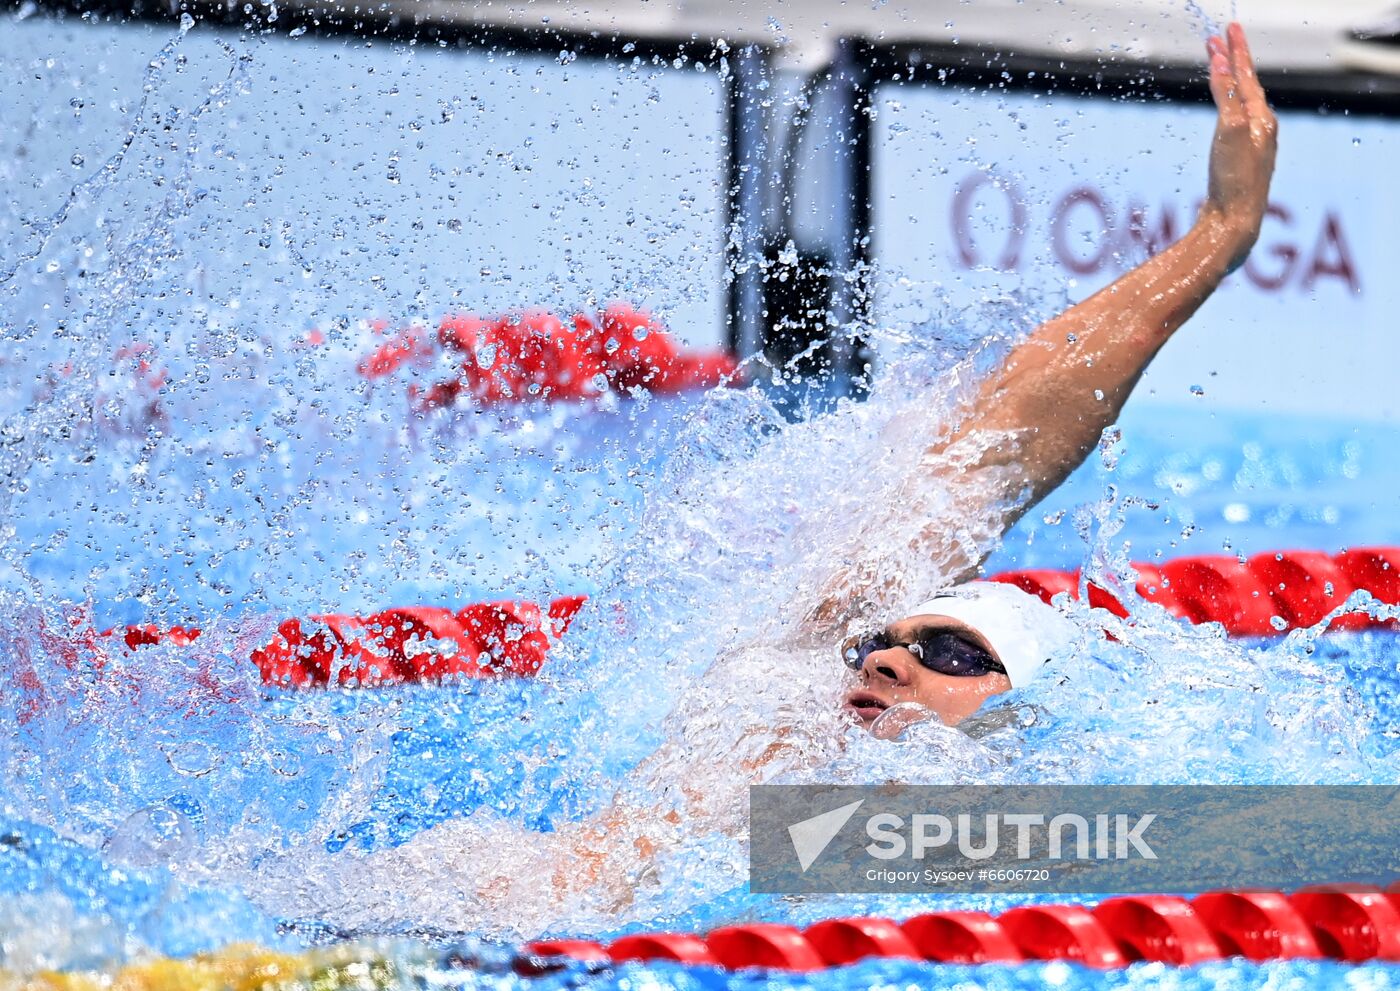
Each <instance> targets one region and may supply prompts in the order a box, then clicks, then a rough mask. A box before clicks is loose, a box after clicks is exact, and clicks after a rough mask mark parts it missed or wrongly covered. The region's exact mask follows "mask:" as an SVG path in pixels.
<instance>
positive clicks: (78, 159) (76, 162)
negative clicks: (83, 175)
mask: <svg viewBox="0 0 1400 991" xmlns="http://www.w3.org/2000/svg"><path fill="white" fill-rule="evenodd" d="M68 161H69V163H71V164H72V166H73V167H74V168H75V169H76V168H78V167H79V166H81V165H82V164H83V156H82V155H79V154H77V153H76V152H74V154H73V157H72V158H70V159H68Z"/></svg>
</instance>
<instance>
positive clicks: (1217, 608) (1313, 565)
mask: <svg viewBox="0 0 1400 991" xmlns="http://www.w3.org/2000/svg"><path fill="white" fill-rule="evenodd" d="M1133 569H1134V570H1135V571H1136V573H1137V576H1138V577H1137V582H1136V592H1137V595H1138V596H1139V597H1140V598H1141V599H1142V600H1145V601H1147V602H1153V603H1156V604H1158V605H1160V606H1161V607H1163V608H1164V609H1165V610H1166V611H1167V612H1168V613H1170V614H1171V615H1174V616H1177V617H1179V618H1181V619H1183V620H1186V621H1188V622H1190V623H1197V624H1199V623H1219V624H1220V625H1221V626H1222V627H1224V629H1225V631H1226V632H1227V633H1228V634H1230V635H1231V636H1246V637H1263V636H1277V635H1280V634H1282V633H1286V632H1288V631H1289V630H1295V629H1305V628H1309V627H1313V626H1316V625H1317V624H1319V623H1320V622H1322V621H1323V620H1324V619H1326V618H1327V616H1328V615H1329V614H1330V613H1332V612H1333V611H1335V610H1337V609H1338V608H1339V607H1340V606H1342V605H1343V604H1344V603H1345V602H1346V601H1347V599H1348V597H1349V596H1350V595H1351V594H1352V593H1353V592H1355V591H1357V590H1363V589H1364V590H1365V591H1367V592H1369V593H1370V594H1371V596H1372V597H1373V598H1374V599H1375V600H1376V601H1377V602H1379V603H1382V604H1384V605H1400V548H1395V547H1368V548H1352V549H1349V550H1344V551H1341V552H1339V553H1337V554H1328V553H1325V552H1323V551H1314V550H1300V551H1272V552H1266V553H1262V554H1257V555H1255V556H1254V557H1251V558H1248V559H1247V560H1243V561H1242V560H1239V559H1238V558H1234V557H1230V556H1227V555H1206V556H1192V557H1182V558H1177V559H1175V560H1172V561H1169V562H1166V563H1164V564H1160V565H1159V564H1151V563H1145V562H1144V563H1137V564H1134V565H1133ZM990 580H992V581H1000V582H1008V583H1010V584H1014V585H1017V586H1019V587H1020V588H1023V589H1025V590H1026V591H1028V592H1032V593H1034V594H1036V595H1039V596H1040V597H1041V598H1042V599H1044V600H1045V601H1047V602H1049V601H1051V600H1052V599H1053V598H1054V597H1055V596H1057V595H1060V594H1062V593H1064V594H1068V595H1069V596H1071V597H1072V598H1076V599H1077V598H1078V597H1079V595H1080V584H1081V583H1080V575H1079V572H1077V571H1056V570H1044V569H1038V570H1037V569H1032V570H1020V571H1008V572H1002V573H1000V574H996V575H992V576H991V577H990ZM1085 585H1086V589H1087V595H1088V603H1089V605H1090V606H1091V607H1093V608H1098V609H1105V610H1107V611H1108V612H1110V613H1112V614H1113V615H1115V616H1119V617H1124V618H1130V617H1129V611H1128V607H1127V606H1126V605H1125V604H1124V603H1123V601H1121V600H1122V598H1126V597H1124V596H1120V595H1115V594H1114V593H1113V592H1111V591H1110V590H1108V589H1106V588H1103V587H1101V586H1100V585H1097V584H1094V583H1092V582H1088V583H1085ZM584 601H585V597H584V596H564V597H561V598H557V599H555V600H553V601H552V602H550V603H548V604H547V605H544V606H541V605H538V604H536V603H531V602H517V601H498V602H484V603H476V604H473V605H469V606H466V607H465V608H462V609H448V608H444V607H439V606H407V607H397V608H391V609H385V610H382V611H381V612H377V613H372V614H370V615H366V616H352V615H342V614H328V615H317V616H310V617H307V618H292V619H287V620H284V621H282V623H280V624H279V626H278V628H277V633H276V635H275V636H274V637H273V639H272V640H271V641H269V642H268V643H267V644H264V645H263V646H262V647H259V648H258V649H256V650H254V651H253V652H252V653H251V656H250V659H251V660H252V661H253V663H254V664H256V665H257V667H258V670H259V673H260V675H261V678H262V681H263V683H264V684H266V685H269V686H272V687H276V688H286V689H308V688H329V687H335V688H374V687H382V686H390V685H400V684H406V683H430V684H431V683H438V682H443V681H450V680H453V679H460V678H498V677H530V676H532V675H534V674H535V673H537V672H538V671H539V670H540V668H541V666H542V665H543V664H544V662H545V658H546V656H547V654H548V652H549V648H550V645H551V643H552V642H554V641H555V640H557V639H558V638H559V637H561V636H563V634H564V632H565V631H566V630H567V629H568V627H569V623H570V622H571V621H572V619H573V618H574V615H575V614H576V613H577V612H578V610H579V608H580V607H581V606H582V605H583V603H584ZM1378 625H1379V626H1389V625H1394V622H1393V621H1391V620H1377V619H1375V618H1373V617H1372V616H1371V615H1370V614H1369V613H1367V612H1350V613H1343V614H1340V615H1337V616H1336V617H1334V618H1333V619H1332V620H1331V622H1330V624H1329V626H1328V629H1329V630H1359V629H1364V628H1367V627H1373V626H1378ZM199 635H200V630H199V629H198V628H197V627H194V626H174V627H170V628H167V629H160V628H157V627H155V626H152V625H137V626H127V627H124V628H120V629H112V630H104V631H102V633H101V634H99V635H98V636H99V637H102V638H106V639H104V640H101V641H98V640H94V643H93V646H94V648H95V649H97V650H102V649H105V645H106V644H110V643H112V642H114V640H115V642H117V643H121V644H124V645H125V646H126V648H127V649H129V650H138V649H139V648H141V647H143V646H147V645H151V644H170V645H176V646H181V645H186V644H189V643H192V642H193V641H194V640H195V639H197V638H198V637H199Z"/></svg>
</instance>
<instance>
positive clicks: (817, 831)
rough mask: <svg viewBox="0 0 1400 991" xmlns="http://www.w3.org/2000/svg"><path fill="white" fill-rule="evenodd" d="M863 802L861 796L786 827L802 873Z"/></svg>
mask: <svg viewBox="0 0 1400 991" xmlns="http://www.w3.org/2000/svg"><path fill="white" fill-rule="evenodd" d="M864 804H865V799H863V798H862V799H861V800H860V801H858V802H852V803H851V804H849V805H843V806H841V807H840V808H839V809H832V810H831V811H830V812H823V813H822V814H821V815H819V816H812V818H810V819H803V820H802V821H801V822H795V823H793V824H792V825H791V826H789V827H788V836H790V837H792V848H793V849H794V850H795V851H797V863H798V864H799V865H801V867H802V873H803V874H806V873H807V868H809V867H811V866H812V865H813V864H814V863H816V862H817V858H818V857H820V856H821V855H822V851H823V850H825V849H826V848H827V846H828V845H830V843H831V841H832V840H834V839H835V838H836V834H837V833H839V832H841V827H842V826H844V825H846V823H848V822H850V820H851V816H853V815H855V814H856V809H858V808H860V807H861V806H862V805H864Z"/></svg>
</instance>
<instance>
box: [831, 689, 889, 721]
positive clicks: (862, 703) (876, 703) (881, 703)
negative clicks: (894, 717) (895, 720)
mask: <svg viewBox="0 0 1400 991" xmlns="http://www.w3.org/2000/svg"><path fill="white" fill-rule="evenodd" d="M889 707H890V703H888V702H886V701H885V700H884V699H882V698H878V697H877V696H875V695H873V694H871V693H870V692H852V693H851V694H850V695H848V696H847V697H846V704H845V705H844V706H842V709H844V710H845V711H846V712H848V713H850V714H851V715H852V716H854V717H855V718H856V719H857V720H859V721H860V722H862V723H872V722H874V721H875V720H876V719H878V718H879V716H880V713H882V712H884V711H885V710H886V709H888V708H889Z"/></svg>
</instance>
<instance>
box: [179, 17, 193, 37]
mask: <svg viewBox="0 0 1400 991" xmlns="http://www.w3.org/2000/svg"><path fill="white" fill-rule="evenodd" d="M192 27H194V18H193V17H192V16H190V14H188V13H185V14H181V15H180V33H181V34H184V33H185V32H187V31H189V29H190V28H192Z"/></svg>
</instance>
